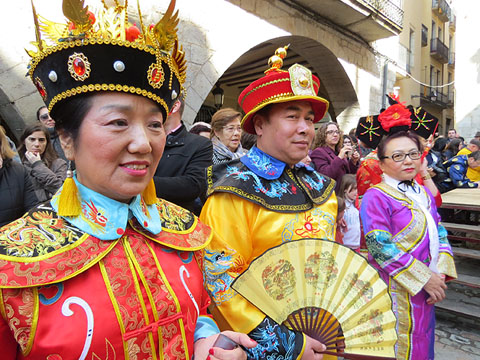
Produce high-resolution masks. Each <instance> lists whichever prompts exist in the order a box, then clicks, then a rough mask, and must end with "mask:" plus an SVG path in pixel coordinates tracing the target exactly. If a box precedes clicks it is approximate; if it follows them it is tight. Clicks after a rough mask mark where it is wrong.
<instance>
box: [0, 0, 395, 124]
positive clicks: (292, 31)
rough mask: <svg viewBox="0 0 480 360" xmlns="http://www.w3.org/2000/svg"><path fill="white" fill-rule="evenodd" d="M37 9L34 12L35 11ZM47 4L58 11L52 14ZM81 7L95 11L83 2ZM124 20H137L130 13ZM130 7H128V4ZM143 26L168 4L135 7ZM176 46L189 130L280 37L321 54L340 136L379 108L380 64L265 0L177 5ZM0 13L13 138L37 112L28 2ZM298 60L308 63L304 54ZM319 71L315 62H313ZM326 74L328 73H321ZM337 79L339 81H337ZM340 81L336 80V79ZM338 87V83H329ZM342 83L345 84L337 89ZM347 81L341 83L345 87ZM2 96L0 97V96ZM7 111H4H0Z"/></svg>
mask: <svg viewBox="0 0 480 360" xmlns="http://www.w3.org/2000/svg"><path fill="white" fill-rule="evenodd" d="M37 3H38V4H37ZM45 3H46V2H45V1H43V2H42V1H38V0H37V1H36V2H35V5H36V7H37V12H38V13H40V14H42V15H44V16H45V17H47V18H49V16H57V17H58V19H59V20H58V21H62V17H61V16H60V15H59V13H60V8H61V1H60V0H49V1H48V4H45ZM52 3H56V4H58V7H57V8H55V7H53V5H52ZM87 3H95V2H93V1H88V0H87ZM131 3H132V4H131V6H132V8H131V9H129V13H132V17H133V14H135V13H136V10H135V7H134V5H136V3H135V2H131ZM133 3H135V4H133ZM141 5H142V12H143V14H144V22H145V23H152V22H154V21H157V20H158V19H159V18H160V16H161V13H162V12H164V11H165V9H166V7H167V6H168V3H167V1H159V0H142V1H141ZM177 9H179V10H180V18H181V22H180V25H179V33H178V36H179V39H180V42H181V43H182V44H183V47H184V50H185V52H186V58H187V60H188V72H187V82H186V88H187V94H188V95H187V107H186V109H185V113H184V120H185V121H186V122H187V124H189V123H192V122H193V120H194V118H195V115H196V113H197V111H198V110H199V109H200V107H201V105H202V104H203V102H204V101H205V99H206V98H207V96H208V94H209V93H210V91H211V89H212V88H213V86H214V84H215V83H216V81H217V80H218V78H220V77H221V75H222V74H223V73H224V72H225V70H227V69H228V67H229V66H230V65H231V64H233V63H234V62H235V61H236V60H237V59H238V58H239V57H240V56H242V55H243V54H244V53H245V52H246V51H248V50H249V49H251V48H252V47H254V46H256V45H258V44H261V43H263V42H265V41H268V40H271V39H276V38H279V37H282V38H285V39H288V37H290V36H291V37H293V38H300V37H302V38H306V39H311V40H312V41H314V42H317V43H318V44H320V45H321V46H322V47H324V48H325V49H327V50H328V52H329V54H330V55H332V56H330V57H329V60H328V61H331V63H323V66H322V71H323V73H322V72H319V75H320V78H321V80H322V82H324V83H325V84H328V87H327V91H328V94H329V96H330V98H331V99H332V104H338V105H337V106H336V107H337V108H339V109H341V113H338V114H336V115H337V120H338V121H339V123H340V124H341V126H342V127H343V128H344V129H345V130H349V129H350V128H352V127H354V126H355V124H356V121H357V119H358V117H360V116H364V115H367V114H370V113H377V112H378V110H379V109H380V107H381V104H382V97H383V94H382V80H381V79H382V73H383V65H384V61H383V59H382V58H381V57H379V56H377V55H375V53H374V52H373V51H372V48H371V47H370V46H369V45H368V44H365V43H362V42H361V41H359V40H358V39H356V38H355V36H352V35H351V34H346V33H344V32H340V31H338V29H335V28H333V27H331V26H327V25H325V24H320V23H318V22H315V21H313V20H312V19H311V18H309V17H308V16H306V15H304V14H301V13H299V12H297V11H296V10H294V9H292V8H290V7H288V6H286V5H285V4H283V3H281V2H280V1H275V0H274V1H269V0H233V1H224V0H208V1H198V0H178V1H177ZM0 11H1V12H2V13H3V14H9V15H8V16H6V17H5V18H6V19H7V20H6V21H2V22H1V23H0V31H2V34H15V36H11V37H9V36H2V40H1V44H0V60H1V62H0V90H1V91H0V115H1V116H2V117H3V118H4V120H6V121H7V122H8V124H9V126H10V127H11V128H12V130H17V132H18V131H21V129H19V127H21V126H20V123H21V121H19V119H23V121H25V122H31V121H34V119H35V111H36V109H37V108H38V107H39V106H40V104H41V99H40V96H39V95H37V94H36V92H35V89H34V87H33V85H32V84H31V83H30V79H28V78H25V77H24V75H25V73H26V71H27V68H26V64H27V63H28V56H27V55H26V54H25V51H24V50H23V49H24V48H25V47H28V46H29V44H28V43H29V41H32V40H33V39H34V38H35V33H34V29H33V21H32V13H31V5H30V0H16V1H14V2H12V1H9V2H6V1H2V2H1V5H0ZM299 50H300V52H303V53H304V54H308V55H309V56H310V57H312V58H315V54H314V53H309V49H308V48H304V49H299ZM317 61H318V62H319V63H320V62H321V61H322V59H317ZM329 69H333V70H332V71H328V70H329ZM341 72H344V74H340V75H339V74H338V73H341ZM342 76H343V77H342ZM394 77H395V74H394V72H393V71H390V72H389V75H388V81H387V88H388V91H391V90H392V87H393V81H394ZM336 79H337V81H335V80H336ZM338 79H342V80H341V81H346V82H348V81H349V82H350V84H341V83H340V84H339V81H338ZM345 79H348V80H345ZM2 92H3V96H2ZM6 107H9V111H2V109H3V110H5V109H6Z"/></svg>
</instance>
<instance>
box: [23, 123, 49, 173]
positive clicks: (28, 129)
mask: <svg viewBox="0 0 480 360" xmlns="http://www.w3.org/2000/svg"><path fill="white" fill-rule="evenodd" d="M36 131H41V132H43V134H44V135H45V139H46V140H47V145H46V146H45V151H44V152H43V154H42V155H40V157H41V159H42V160H43V162H44V163H45V165H47V167H48V168H50V166H51V165H52V163H53V161H54V160H55V159H57V158H58V155H57V153H56V152H55V150H54V149H53V146H52V142H51V140H50V134H49V133H48V129H47V128H46V127H45V126H44V125H43V124H41V123H35V124H32V125H29V126H27V127H26V128H25V130H24V131H23V134H22V136H21V137H20V146H19V147H18V154H19V155H20V158H21V159H22V161H25V160H26V158H25V152H26V151H27V147H26V146H25V139H26V138H28V137H29V136H30V135H32V134H33V133H34V132H36Z"/></svg>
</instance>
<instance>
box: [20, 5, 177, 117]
mask: <svg viewBox="0 0 480 360" xmlns="http://www.w3.org/2000/svg"><path fill="white" fill-rule="evenodd" d="M101 2H102V7H101V8H100V10H99V11H97V12H96V13H94V12H91V11H89V9H88V6H85V3H84V0H63V4H62V10H63V13H64V15H65V17H66V18H67V20H68V21H67V22H66V23H64V24H61V23H55V22H52V21H49V20H47V19H45V18H43V17H42V16H40V15H38V14H37V13H36V11H35V7H34V4H33V0H32V10H33V17H34V23H35V32H36V41H34V42H32V44H33V45H34V46H35V50H27V53H28V54H29V55H30V57H31V61H30V63H29V71H28V75H29V76H30V77H31V79H32V81H33V83H34V84H35V86H36V87H37V90H38V92H39V93H40V95H41V96H42V98H43V100H44V102H45V104H46V105H47V107H48V109H49V110H50V111H52V110H53V109H54V107H55V105H56V104H58V103H59V102H60V101H62V100H63V99H67V98H70V97H72V96H75V95H78V94H83V93H88V92H96V91H119V92H125V93H131V94H137V95H141V96H145V97H148V98H150V99H152V100H153V101H155V102H157V103H159V104H160V105H161V107H162V109H164V111H165V112H164V119H165V118H166V115H167V114H168V113H169V110H170V108H171V105H172V104H173V103H174V102H175V100H177V98H178V96H179V95H180V94H183V95H184V94H185V89H184V88H183V84H184V82H185V77H186V60H185V54H184V52H183V51H182V47H181V46H179V44H178V39H177V25H178V22H179V19H178V11H177V12H174V9H175V0H171V2H170V5H169V7H168V9H167V11H166V12H165V14H164V16H163V17H162V19H160V21H159V22H158V23H156V24H151V25H145V24H144V23H143V19H142V13H141V10H140V3H139V0H137V9H138V22H139V26H137V25H136V24H132V23H131V22H130V21H129V19H128V14H127V5H128V4H127V0H124V1H123V2H121V1H120V0H114V2H113V4H111V5H110V6H109V5H108V4H107V2H106V0H101Z"/></svg>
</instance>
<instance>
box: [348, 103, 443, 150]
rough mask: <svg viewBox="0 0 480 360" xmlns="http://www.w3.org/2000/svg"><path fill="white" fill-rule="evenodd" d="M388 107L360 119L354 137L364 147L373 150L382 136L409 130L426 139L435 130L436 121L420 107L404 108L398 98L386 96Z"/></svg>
mask: <svg viewBox="0 0 480 360" xmlns="http://www.w3.org/2000/svg"><path fill="white" fill-rule="evenodd" d="M387 98H388V101H389V104H390V106H389V107H388V108H387V109H385V110H384V111H382V112H381V113H380V114H379V115H369V116H365V117H361V118H360V120H359V121H358V125H357V129H356V132H355V136H356V137H357V138H358V139H359V140H360V141H362V142H363V143H364V144H365V145H366V146H368V147H369V148H371V149H375V148H376V147H377V146H378V144H379V143H380V140H382V137H383V136H386V135H389V134H392V133H395V132H399V131H405V130H410V131H413V132H415V133H416V134H417V135H419V136H421V137H423V138H425V139H427V138H428V137H429V136H430V135H432V134H434V133H435V131H436V130H437V126H438V119H437V118H436V117H435V116H433V115H431V114H429V113H428V112H426V111H425V110H423V109H422V108H421V107H417V108H415V107H413V106H411V105H409V106H408V107H406V106H405V105H404V104H403V103H401V102H400V101H399V99H398V97H395V96H394V95H392V94H390V95H387Z"/></svg>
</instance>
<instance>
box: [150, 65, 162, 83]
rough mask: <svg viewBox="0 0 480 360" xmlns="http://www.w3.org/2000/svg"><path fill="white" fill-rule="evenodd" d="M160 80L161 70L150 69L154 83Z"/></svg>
mask: <svg viewBox="0 0 480 360" xmlns="http://www.w3.org/2000/svg"><path fill="white" fill-rule="evenodd" d="M160 80H162V72H161V71H158V69H157V68H155V69H153V71H152V81H153V82H154V83H159V82H160Z"/></svg>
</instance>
